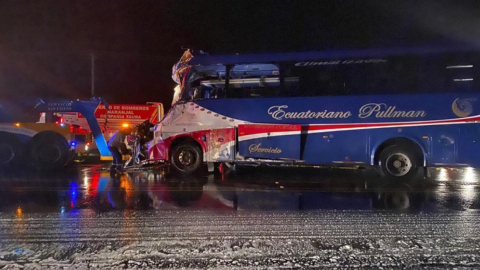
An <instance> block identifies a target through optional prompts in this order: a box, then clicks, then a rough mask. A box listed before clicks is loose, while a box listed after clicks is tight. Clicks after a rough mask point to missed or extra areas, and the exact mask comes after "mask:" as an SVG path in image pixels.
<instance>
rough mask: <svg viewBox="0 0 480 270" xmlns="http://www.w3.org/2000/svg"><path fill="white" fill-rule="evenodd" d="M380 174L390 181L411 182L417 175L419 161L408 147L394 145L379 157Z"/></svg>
mask: <svg viewBox="0 0 480 270" xmlns="http://www.w3.org/2000/svg"><path fill="white" fill-rule="evenodd" d="M379 162H380V164H379V165H380V172H381V174H382V175H383V176H384V177H386V178H389V179H395V180H410V179H412V178H413V176H414V175H415V174H416V173H417V170H418V166H417V164H418V161H417V159H416V158H415V155H414V152H413V151H412V150H410V149H409V147H408V146H400V145H392V146H389V147H387V148H385V149H384V150H383V151H382V153H380V157H379Z"/></svg>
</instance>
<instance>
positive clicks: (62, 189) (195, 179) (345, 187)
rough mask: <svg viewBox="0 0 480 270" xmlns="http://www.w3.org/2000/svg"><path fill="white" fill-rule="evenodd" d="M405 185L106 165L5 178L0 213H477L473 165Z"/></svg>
mask: <svg viewBox="0 0 480 270" xmlns="http://www.w3.org/2000/svg"><path fill="white" fill-rule="evenodd" d="M430 173H431V178H430V179H427V180H425V179H423V177H422V176H421V175H419V176H418V177H417V179H412V181H409V182H405V183H392V182H386V181H384V180H382V179H380V178H379V177H378V176H377V175H376V174H375V173H374V172H373V171H370V170H344V169H298V168H296V169H291V168H241V169H239V170H237V171H228V172H226V173H223V174H221V173H218V172H217V173H214V174H203V175H195V176H177V175H167V176H166V175H165V174H164V173H163V172H162V171H134V172H127V173H125V174H123V175H120V176H117V177H111V176H110V174H109V172H108V171H105V170H103V169H102V168H101V167H98V166H95V167H79V168H78V169H77V170H74V171H72V172H70V173H64V174H62V175H44V176H33V175H30V176H28V175H27V176H25V175H23V176H22V177H18V176H2V177H1V181H0V183H1V187H0V212H6V213H13V214H15V215H23V214H24V213H36V212H59V213H64V212H73V211H81V209H93V210H94V211H97V212H108V211H125V210H150V211H153V210H159V211H161V210H171V209H196V210H215V211H276V210H279V211H285V210H289V211H308V210H319V209H330V210H376V209H378V210H382V209H383V210H385V209H386V210H389V211H398V212H429V211H445V210H468V209H479V208H480V197H479V186H478V175H479V171H478V170H476V169H473V168H463V169H448V168H439V169H431V170H430Z"/></svg>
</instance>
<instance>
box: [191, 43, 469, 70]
mask: <svg viewBox="0 0 480 270" xmlns="http://www.w3.org/2000/svg"><path fill="white" fill-rule="evenodd" d="M478 49H479V48H478V47H467V48H466V47H464V46H454V47H452V46H449V47H445V46H441V47H439V46H428V47H409V48H387V49H385V48H381V49H378V48H377V49H357V50H332V51H313V52H289V53H267V54H233V55H207V54H200V55H195V56H194V57H193V59H191V60H190V61H189V62H188V64H189V65H190V66H212V65H234V64H251V63H274V62H288V61H309V60H315V59H343V58H360V57H369V58H371V57H386V56H400V55H426V54H438V53H447V52H461V51H470V50H478Z"/></svg>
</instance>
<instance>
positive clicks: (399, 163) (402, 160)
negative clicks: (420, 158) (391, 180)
mask: <svg viewBox="0 0 480 270" xmlns="http://www.w3.org/2000/svg"><path fill="white" fill-rule="evenodd" d="M386 165H387V166H386V168H387V171H388V173H390V174H391V175H393V176H404V175H406V174H407V173H408V172H409V171H410V170H411V169H412V161H411V160H410V158H409V157H408V156H407V155H405V154H403V153H395V154H392V155H390V156H389V157H388V158H387V164H386Z"/></svg>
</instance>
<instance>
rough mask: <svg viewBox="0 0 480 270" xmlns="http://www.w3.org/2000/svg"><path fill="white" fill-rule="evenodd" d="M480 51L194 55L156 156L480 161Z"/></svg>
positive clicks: (409, 163) (411, 170)
mask: <svg viewBox="0 0 480 270" xmlns="http://www.w3.org/2000/svg"><path fill="white" fill-rule="evenodd" d="M479 60H480V54H479V53H478V51H476V50H475V49H464V48H453V49H452V48H435V47H429V48H397V49H375V50H372V49H366V50H346V51H325V52H302V53H281V54H258V55H202V54H199V55H193V54H192V53H191V52H190V51H187V52H185V54H184V55H183V56H182V59H181V61H180V62H178V63H177V64H176V65H175V66H174V72H173V78H174V80H175V81H176V82H177V83H178V84H179V87H178V88H177V89H179V91H177V92H176V99H175V100H174V104H173V106H172V107H171V109H170V110H169V112H168V113H167V114H166V116H165V118H164V119H163V120H162V121H161V122H159V123H158V124H157V125H156V127H155V132H154V140H153V143H152V144H151V146H150V148H149V160H150V161H151V162H167V163H169V164H170V165H171V167H172V168H173V169H174V170H176V171H179V172H182V173H192V172H194V171H196V170H198V169H199V168H200V167H202V165H203V164H205V163H206V164H207V165H208V169H209V171H212V170H213V168H214V164H215V163H221V162H224V163H227V164H230V163H234V164H247V165H259V164H270V165H301V166H303V165H308V166H316V165H334V166H361V167H362V166H373V167H375V168H377V169H378V171H379V172H380V173H381V174H383V175H385V176H386V177H389V178H393V179H410V178H411V177H412V176H413V175H414V174H415V173H416V172H417V170H418V169H419V168H422V167H423V168H425V170H424V171H425V172H427V170H426V168H427V166H432V167H436V166H475V167H477V166H480V144H479V143H478V142H479V140H480V125H479V124H478V122H479V121H480V103H479V102H480V94H479V92H478V89H479V88H480V85H479V82H480V77H479V74H480V72H479V68H480V65H479Z"/></svg>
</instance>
